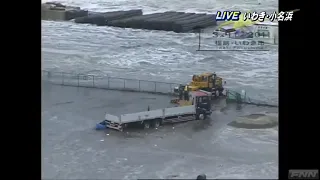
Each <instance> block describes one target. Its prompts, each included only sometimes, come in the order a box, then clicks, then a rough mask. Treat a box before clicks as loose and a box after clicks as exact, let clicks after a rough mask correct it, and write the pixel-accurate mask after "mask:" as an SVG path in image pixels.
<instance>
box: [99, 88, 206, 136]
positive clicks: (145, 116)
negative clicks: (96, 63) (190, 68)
mask: <svg viewBox="0 0 320 180" xmlns="http://www.w3.org/2000/svg"><path fill="white" fill-rule="evenodd" d="M209 94H210V93H209V92H208V93H205V92H204V91H194V92H190V101H192V104H191V105H188V106H180V107H172V108H163V109H156V110H149V111H142V112H137V113H130V114H123V115H120V116H115V115H111V114H108V113H107V114H106V115H105V120H104V121H102V122H101V123H99V124H97V129H103V128H104V127H105V128H110V129H115V130H119V131H123V129H124V128H127V127H129V126H131V125H140V126H142V127H143V128H145V129H149V128H151V127H153V128H157V127H159V126H160V125H162V124H166V123H177V122H185V121H192V120H203V119H206V118H207V117H209V116H210V115H211V114H212V110H211V95H209Z"/></svg>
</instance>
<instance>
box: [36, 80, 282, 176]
mask: <svg viewBox="0 0 320 180" xmlns="http://www.w3.org/2000/svg"><path fill="white" fill-rule="evenodd" d="M170 99H171V98H170V97H168V96H163V95H153V94H144V93H134V92H122V91H112V90H101V89H92V88H77V87H67V86H58V85H52V84H48V83H45V82H44V83H43V86H42V157H43V161H42V171H43V173H42V178H45V179H137V178H187V179H192V178H193V179H194V178H196V176H197V175H198V174H201V173H205V174H206V175H207V178H277V177H278V129H277V127H275V128H270V129H259V130H253V129H237V128H233V127H230V126H228V125H227V124H228V123H230V122H231V121H233V120H234V119H235V118H236V117H237V116H239V115H245V114H248V113H257V112H261V111H268V112H274V111H277V110H276V109H273V108H262V107H254V106H243V107H242V109H240V110H236V107H234V106H228V107H227V108H224V110H223V111H222V112H221V111H219V110H217V111H215V112H214V113H213V114H212V116H211V120H206V121H192V122H187V123H181V124H175V125H166V126H163V127H160V128H159V129H149V130H130V132H129V131H124V132H117V131H113V130H105V131H96V130H94V127H95V124H96V123H98V122H100V121H102V120H103V117H104V115H105V113H106V112H108V113H110V114H114V115H119V114H124V113H131V112H138V111H144V110H146V109H147V107H148V105H149V106H150V108H151V109H157V108H163V107H169V106H172V105H170V104H169V101H170Z"/></svg>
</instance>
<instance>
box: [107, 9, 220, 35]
mask: <svg viewBox="0 0 320 180" xmlns="http://www.w3.org/2000/svg"><path fill="white" fill-rule="evenodd" d="M107 25H108V26H114V27H122V28H133V29H148V30H163V31H174V32H177V33H184V32H192V31H193V30H194V29H195V28H197V27H201V28H206V27H211V26H216V25H217V22H216V20H215V15H214V14H196V13H185V12H175V11H167V12H164V13H154V14H148V15H141V16H136V17H130V18H125V19H118V20H111V21H108V22H107Z"/></svg>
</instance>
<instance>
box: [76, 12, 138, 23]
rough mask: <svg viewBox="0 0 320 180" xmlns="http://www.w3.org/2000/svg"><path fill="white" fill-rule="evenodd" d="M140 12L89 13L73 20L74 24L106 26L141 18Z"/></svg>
mask: <svg viewBox="0 0 320 180" xmlns="http://www.w3.org/2000/svg"><path fill="white" fill-rule="evenodd" d="M141 15H142V10H141V9H137V10H129V11H113V12H104V13H98V12H96V13H90V14H89V15H88V16H86V17H80V18H76V19H75V21H74V22H75V23H82V24H95V25H98V26H106V25H107V23H108V22H109V21H114V20H121V19H125V18H129V17H134V16H141Z"/></svg>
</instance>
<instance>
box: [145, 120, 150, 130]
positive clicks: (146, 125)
mask: <svg viewBox="0 0 320 180" xmlns="http://www.w3.org/2000/svg"><path fill="white" fill-rule="evenodd" d="M143 128H144V129H149V128H150V121H144V122H143Z"/></svg>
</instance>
